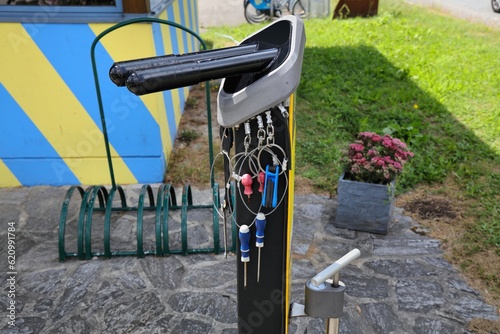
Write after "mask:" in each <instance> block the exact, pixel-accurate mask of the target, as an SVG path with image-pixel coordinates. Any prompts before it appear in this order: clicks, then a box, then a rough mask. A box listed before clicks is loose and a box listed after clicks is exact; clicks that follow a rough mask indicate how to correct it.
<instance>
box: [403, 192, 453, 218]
mask: <svg viewBox="0 0 500 334" xmlns="http://www.w3.org/2000/svg"><path fill="white" fill-rule="evenodd" d="M403 209H405V210H408V211H409V212H411V213H414V214H417V216H418V217H419V218H420V219H455V218H457V213H456V212H455V210H454V209H453V207H452V205H451V203H450V201H448V200H447V199H445V198H439V197H438V198H416V199H414V200H412V201H411V202H408V203H406V204H405V205H404V206H403Z"/></svg>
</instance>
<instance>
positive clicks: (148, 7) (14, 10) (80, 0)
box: [0, 0, 171, 23]
mask: <svg viewBox="0 0 500 334" xmlns="http://www.w3.org/2000/svg"><path fill="white" fill-rule="evenodd" d="M169 2H171V0H170V1H169V0H0V21H3V22H24V23H29V22H33V23H40V22H41V20H43V22H44V23H49V22H56V23H59V22H60V23H65V22H66V23H78V22H113V21H121V20H124V19H129V18H132V17H134V16H138V15H140V16H144V14H148V15H154V14H155V13H158V12H160V11H161V10H162V9H163V8H165V7H166V5H167V3H169Z"/></svg>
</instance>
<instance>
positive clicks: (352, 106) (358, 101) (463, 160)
mask: <svg viewBox="0 0 500 334" xmlns="http://www.w3.org/2000/svg"><path fill="white" fill-rule="evenodd" d="M305 27H306V34H307V43H306V49H305V52H304V62H303V70H302V77H301V83H300V86H299V88H298V90H297V97H298V98H297V101H298V102H297V103H298V105H297V110H298V112H297V115H296V117H297V146H296V155H297V162H296V163H297V174H298V175H300V176H301V177H304V178H307V179H309V180H310V182H311V183H312V184H313V185H314V186H315V187H316V189H317V190H318V191H320V192H329V193H331V194H334V193H335V190H336V185H337V179H338V177H339V175H340V173H341V166H340V165H339V158H340V156H341V152H342V149H344V148H345V147H346V145H347V143H348V142H351V141H352V140H353V139H354V138H355V136H356V134H357V133H358V132H360V131H374V132H378V133H383V132H386V133H391V134H392V135H393V136H396V137H398V138H400V139H403V140H404V141H405V142H406V143H407V144H408V145H409V146H410V148H411V150H412V151H413V152H414V153H415V158H414V159H413V160H412V161H411V162H410V163H409V164H408V165H407V166H405V168H406V167H407V168H406V169H405V171H404V173H403V175H402V176H401V177H400V178H399V179H398V186H397V187H398V192H399V193H401V194H403V193H408V192H412V191H417V190H419V189H420V190H421V189H424V190H425V191H424V192H427V193H428V194H431V193H432V194H440V195H442V196H446V197H449V198H450V199H452V200H453V201H456V202H458V203H459V206H461V210H462V212H461V218H458V219H457V221H456V222H454V223H453V224H456V228H459V229H460V233H458V234H456V237H455V239H452V240H443V242H445V243H446V244H447V247H448V253H447V254H448V257H449V259H451V260H452V261H453V262H454V263H455V264H457V266H459V267H460V268H461V269H462V270H463V272H464V273H467V274H468V275H469V277H471V278H473V279H479V280H480V281H481V282H482V284H483V286H484V287H485V289H488V291H489V294H490V295H491V296H493V299H492V300H496V301H497V306H498V303H499V302H498V300H500V274H499V271H498V270H499V265H498V264H499V263H500V191H499V189H500V104H499V103H500V102H499V101H500V72H499V65H500V62H499V61H498V55H500V33H499V31H498V30H492V29H491V28H487V27H485V26H481V25H477V24H473V23H468V22H465V21H462V20H458V19H453V18H449V17H446V16H443V15H440V14H439V13H435V12H431V11H429V10H426V9H422V8H418V7H412V6H410V5H408V4H406V3H402V2H399V1H395V0H387V1H384V2H382V3H381V4H380V7H379V14H378V15H377V16H376V17H373V18H368V19H366V18H365V19H362V18H356V19H348V20H334V21H332V20H330V19H315V20H307V21H306V22H305ZM258 28H260V26H258V27H256V26H252V25H242V26H239V27H236V28H229V27H218V28H212V29H209V30H208V31H206V32H205V33H204V34H203V37H204V38H205V39H206V40H209V41H210V42H211V43H212V44H213V47H214V48H219V47H224V46H229V45H234V44H233V42H231V40H230V39H228V38H226V37H224V36H231V37H232V38H234V39H236V40H242V39H243V38H245V37H246V36H247V35H249V34H251V33H253V32H255V31H256V30H257V29H258ZM450 228H451V227H450ZM453 228H455V227H453ZM486 257H488V258H489V259H490V260H491V261H489V262H486V263H483V262H484V261H483V262H482V261H477V259H481V258H483V259H484V258H486ZM490 300H491V299H490Z"/></svg>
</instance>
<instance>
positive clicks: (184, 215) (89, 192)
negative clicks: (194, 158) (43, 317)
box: [59, 18, 236, 262]
mask: <svg viewBox="0 0 500 334" xmlns="http://www.w3.org/2000/svg"><path fill="white" fill-rule="evenodd" d="M147 22H149V23H159V24H164V25H169V26H173V27H175V28H177V29H181V30H183V31H185V32H187V33H189V34H191V35H193V36H194V37H195V38H196V39H197V40H198V41H199V42H200V44H201V46H202V48H203V50H206V49H207V45H206V43H205V42H204V41H203V39H202V38H201V37H200V36H199V35H198V34H197V33H196V32H194V31H192V30H190V29H188V28H186V27H184V26H182V25H179V24H177V23H175V22H171V21H167V20H162V19H158V18H137V19H131V20H128V21H124V22H121V23H118V24H116V25H114V26H112V27H110V28H108V29H106V30H105V31H103V32H102V33H101V34H99V35H98V36H97V37H96V38H95V39H94V41H93V43H92V46H91V51H90V53H91V60H92V69H93V74H94V81H95V88H96V93H97V100H98V105H99V112H100V118H101V123H102V129H103V136H104V145H105V147H106V155H107V162H108V167H109V174H110V180H111V188H110V189H109V191H108V190H107V189H106V187H105V186H103V185H93V186H89V187H88V188H86V189H85V190H84V189H83V188H82V187H81V186H72V187H70V188H69V189H68V191H67V192H66V197H65V199H64V201H63V204H62V208H61V215H60V219H59V260H60V261H61V262H64V261H65V260H66V259H67V258H71V257H77V258H78V259H80V260H88V259H91V258H93V257H95V256H103V257H106V258H111V257H113V256H137V257H144V256H146V255H157V256H167V255H169V254H182V255H188V254H193V253H215V254H219V253H220V251H221V247H220V238H219V217H218V213H217V210H216V209H215V208H217V207H219V206H220V200H219V186H218V184H217V183H215V182H214V179H213V176H211V178H210V184H211V187H212V196H213V203H212V204H209V205H194V204H193V198H192V192H191V187H190V186H189V185H188V184H186V185H185V186H184V188H183V191H182V199H181V205H178V204H177V199H176V195H175V190H174V187H173V186H172V185H170V184H161V185H160V186H159V187H158V190H157V192H156V205H155V196H154V191H153V189H152V187H151V186H150V185H148V184H145V185H143V186H142V187H141V189H140V193H139V198H138V203H137V205H134V206H129V205H128V204H127V199H126V196H125V191H124V189H123V187H122V186H120V185H117V184H116V181H115V175H114V169H113V162H112V158H111V151H110V145H109V139H108V131H107V127H106V119H105V114H104V107H103V103H102V95H101V89H100V85H99V78H98V73H97V66H96V60H95V47H96V45H97V43H98V42H99V41H100V40H101V38H103V37H104V36H106V35H107V34H109V33H111V32H112V31H114V30H117V29H119V28H122V27H125V26H128V25H131V24H135V23H147ZM205 90H206V92H205V94H206V104H207V120H208V125H207V127H208V143H209V161H210V166H211V165H212V163H213V159H214V158H213V147H212V142H213V140H212V132H211V128H212V124H211V108H210V84H209V82H208V81H207V82H206V85H205ZM75 193H77V195H75ZM117 193H118V196H119V198H118V199H119V204H118V206H115V203H114V202H115V197H116V195H117ZM74 197H77V199H76V200H75V199H74ZM77 200H80V201H81V202H80V206H79V214H78V219H77V240H76V252H68V251H66V245H65V237H66V227H67V223H68V222H67V220H68V212H69V207H70V204H71V202H72V201H77ZM214 206H215V208H214ZM191 209H212V211H213V215H212V216H213V222H212V223H213V226H212V231H213V247H211V248H189V246H188V235H187V233H188V224H187V220H188V211H189V210H191ZM173 210H181V249H172V248H171V247H170V244H169V234H168V233H169V213H170V211H173ZM145 211H154V213H155V220H154V221H155V247H154V249H149V250H146V249H144V230H143V219H144V212H145ZM117 212H136V213H137V229H136V230H137V231H136V240H137V244H136V249H135V250H130V251H112V247H111V246H112V245H111V219H112V214H113V213H117ZM95 215H101V217H102V216H103V217H104V222H103V224H104V226H103V231H104V232H103V240H104V245H103V251H94V250H92V240H91V239H92V223H93V218H94V217H95ZM233 229H234V227H233ZM232 240H233V241H232V245H231V247H230V249H231V250H232V251H235V249H236V245H235V239H234V238H233V239H232Z"/></svg>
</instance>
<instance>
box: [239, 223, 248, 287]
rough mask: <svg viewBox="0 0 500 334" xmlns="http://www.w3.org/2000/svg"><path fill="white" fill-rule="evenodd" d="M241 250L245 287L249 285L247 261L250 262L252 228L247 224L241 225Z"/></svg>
mask: <svg viewBox="0 0 500 334" xmlns="http://www.w3.org/2000/svg"><path fill="white" fill-rule="evenodd" d="M239 237H240V251H241V262H243V287H245V288H246V287H247V262H250V229H249V228H248V226H247V225H241V226H240V233H239Z"/></svg>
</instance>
